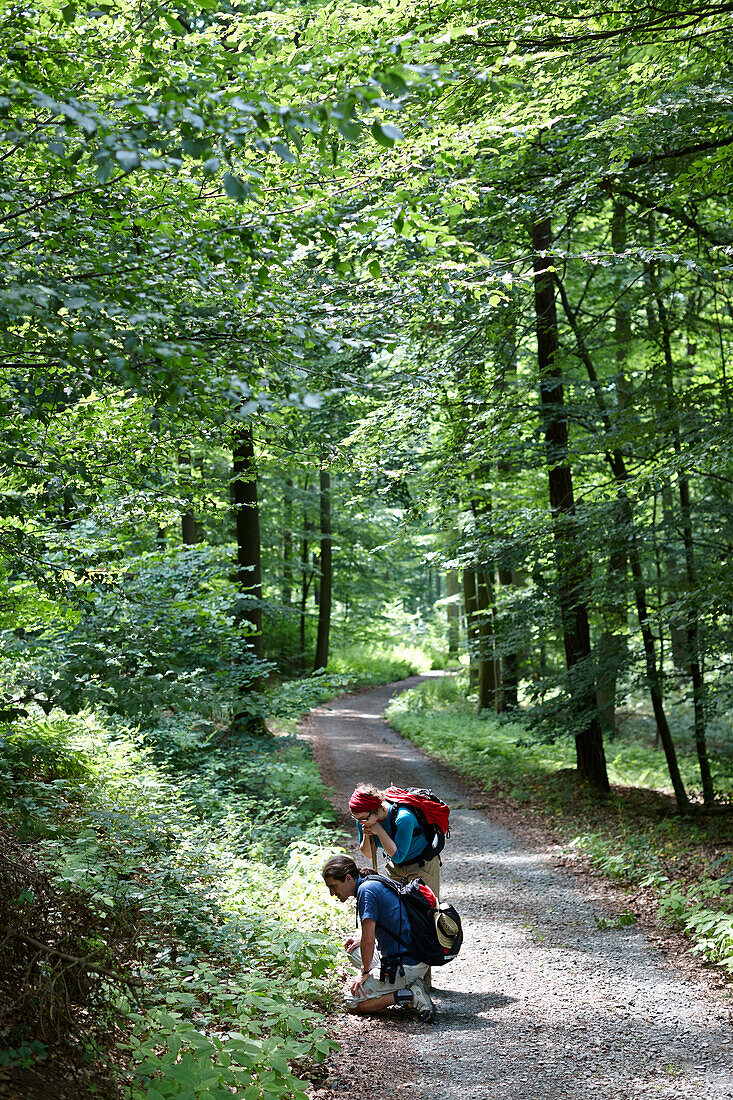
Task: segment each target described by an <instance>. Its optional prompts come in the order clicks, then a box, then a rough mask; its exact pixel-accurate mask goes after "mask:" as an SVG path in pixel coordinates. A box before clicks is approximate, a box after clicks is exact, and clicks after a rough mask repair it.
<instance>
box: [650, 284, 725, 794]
mask: <svg viewBox="0 0 733 1100" xmlns="http://www.w3.org/2000/svg"><path fill="white" fill-rule="evenodd" d="M652 283H653V286H654V293H655V297H656V302H657V311H658V313H659V326H660V330H661V337H662V347H663V349H664V366H665V378H666V389H667V415H668V418H669V426H670V429H671V432H672V441H673V444H674V452H675V456H676V458H677V459H678V462H679V466H678V468H679V471H680V472H679V474H678V477H677V485H678V489H679V497H680V512H681V515H682V543H683V546H684V550H685V572H686V577H687V594H688V610H687V623H686V639H687V651H688V654H689V658H690V677H691V679H692V707H693V714H694V722H695V749H696V750H697V759H698V762H699V765H700V778H701V780H702V793H703V801H704V802H705V805H706V806H709V805H711V804H712V803H713V802H714V801H715V788H714V787H713V777H712V774H711V772H710V759H709V757H708V746H707V730H706V723H705V680H704V677H703V672H702V662H701V659H700V648H701V647H700V626H699V622H698V618H697V612H696V608H695V605H694V601H695V600H696V598H697V593H696V588H697V563H696V561H695V544H694V539H693V534H692V507H691V503H690V480H689V477H688V475H687V473H686V472H684V470H683V469H682V464H681V458H682V440H681V437H680V426H679V419H678V416H677V401H676V395H675V392H674V363H673V359H672V340H671V333H670V325H669V319H668V316H667V307H666V305H665V303H664V299H663V297H662V293H661V288H660V286H659V280H658V278H657V273H656V271H653V273H652Z"/></svg>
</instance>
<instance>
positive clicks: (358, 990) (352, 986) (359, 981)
mask: <svg viewBox="0 0 733 1100" xmlns="http://www.w3.org/2000/svg"><path fill="white" fill-rule="evenodd" d="M368 977H369V974H368V973H361V974H360V975H359V977H358V978H352V979H351V981H350V982H349V990H350V991H351V996H352V997H355V996H357V994H358V995H359V996H360V997H366V990H365V989H364V979H365V978H368Z"/></svg>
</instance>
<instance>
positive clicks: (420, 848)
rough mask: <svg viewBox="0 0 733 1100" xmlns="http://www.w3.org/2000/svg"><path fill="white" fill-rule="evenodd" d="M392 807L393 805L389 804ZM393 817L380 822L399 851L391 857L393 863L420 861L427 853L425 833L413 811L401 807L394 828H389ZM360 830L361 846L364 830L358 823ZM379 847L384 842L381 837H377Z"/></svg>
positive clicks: (375, 838)
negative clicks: (425, 852)
mask: <svg viewBox="0 0 733 1100" xmlns="http://www.w3.org/2000/svg"><path fill="white" fill-rule="evenodd" d="M387 805H388V806H390V807H391V805H392V804H391V803H387ZM391 816H392V815H391V814H389V815H388V816H387V818H386V819H385V820H384V821H380V823H379V824H380V825H381V826H382V828H383V829H384V831H385V832H386V834H387V836H388V837H391V838H392V840H393V841H394V842H395V844H396V845H397V851H396V852H395V854H394V855H393V856H392V857H391V859H392V862H393V863H412V862H413V860H416V859H419V858H420V856H421V855H422V854H423V852H424V851H425V833H424V832H423V831H422V828H421V826H420V823H419V822H418V820H417V818H416V817H415V815H414V813H413V812H412V810H410V809H408V807H407V806H399V807H398V809H397V813H396V814H395V819H394V827H393V828H390V827H389V819H390V817H391ZM356 824H357V826H358V829H359V844H361V842H362V839H363V837H364V830H363V829H362V827H361V825H359V822H358V821H357V823H356ZM374 840H375V841H376V844H377V847H378V848H381V847H382V842H381V841H380V839H379V837H377V836H375V837H374Z"/></svg>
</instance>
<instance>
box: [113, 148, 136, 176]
mask: <svg viewBox="0 0 733 1100" xmlns="http://www.w3.org/2000/svg"><path fill="white" fill-rule="evenodd" d="M115 160H116V161H117V162H118V163H119V164H121V165H122V167H123V168H124V169H125V171H126V172H131V171H132V169H133V168H137V167H138V165H139V164H140V157H139V156H138V154H137V153H136V152H134V150H132V149H118V150H117V152H116V153H115Z"/></svg>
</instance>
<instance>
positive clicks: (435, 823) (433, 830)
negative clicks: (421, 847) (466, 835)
mask: <svg viewBox="0 0 733 1100" xmlns="http://www.w3.org/2000/svg"><path fill="white" fill-rule="evenodd" d="M384 797H385V799H386V800H387V802H391V803H392V807H393V808H392V810H391V811H390V813H391V815H392V818H394V817H395V816H396V814H397V810H396V807H397V806H407V808H408V809H409V810H412V812H413V814H414V815H415V817H416V818H417V820H418V823H419V825H420V828H421V829H422V831H423V833H424V834H425V851H424V852H423V854H422V856H421V857H420V858H421V859H424V860H427V859H432V858H433V856H437V855H440V853H441V852H442V851H443V848H444V847H445V842H446V838H447V837H449V836H450V825H449V824H448V818H449V816H450V809H449V808H448V806H447V805H446V804H445V802H443V800H442V799H441V798H438V796H437V794H435V793H434V792H433V791H431V790H429V788H427V787H407V788H406V789H403V788H402V787H387V789H386V791H385V792H384Z"/></svg>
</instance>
